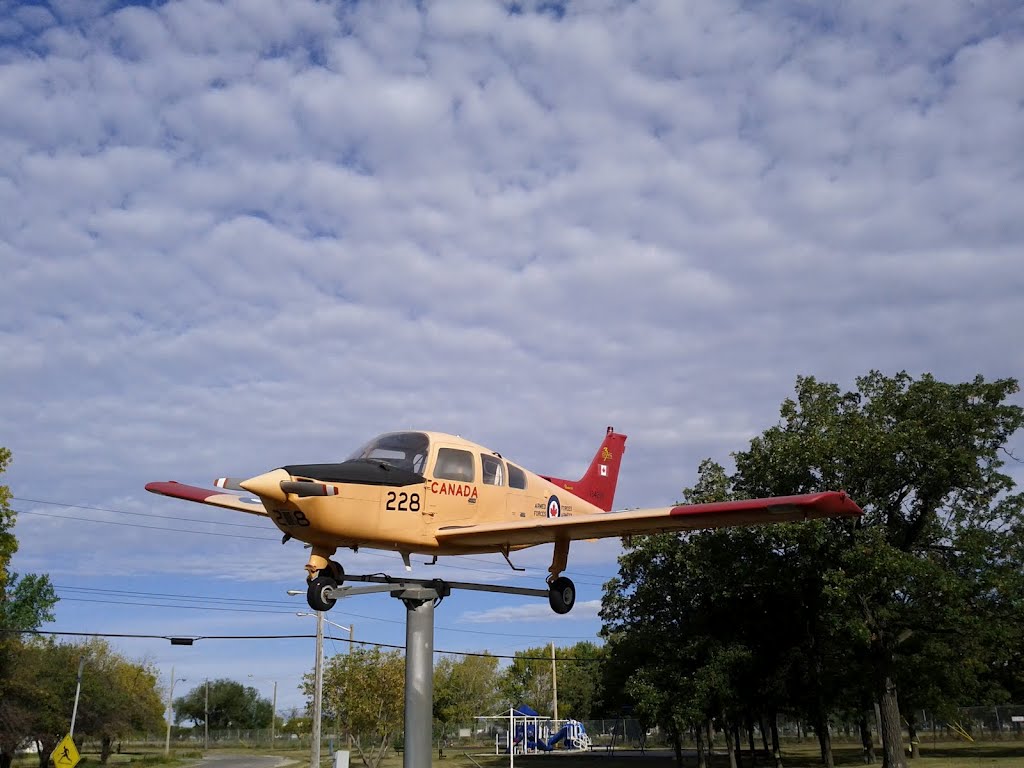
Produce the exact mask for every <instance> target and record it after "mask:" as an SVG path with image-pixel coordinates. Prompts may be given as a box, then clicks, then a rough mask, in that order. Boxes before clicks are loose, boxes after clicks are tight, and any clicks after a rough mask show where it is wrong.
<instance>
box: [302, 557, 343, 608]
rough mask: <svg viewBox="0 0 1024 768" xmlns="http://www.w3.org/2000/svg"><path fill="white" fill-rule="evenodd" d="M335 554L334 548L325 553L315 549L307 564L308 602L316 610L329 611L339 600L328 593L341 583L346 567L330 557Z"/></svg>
mask: <svg viewBox="0 0 1024 768" xmlns="http://www.w3.org/2000/svg"><path fill="white" fill-rule="evenodd" d="M333 554H334V552H333V550H332V551H331V552H328V553H326V554H325V553H324V552H322V551H320V552H318V551H317V550H316V549H314V550H313V554H312V555H310V556H309V562H308V563H307V564H306V573H307V574H308V575H307V576H306V585H307V586H306V602H307V603H309V607H310V608H312V609H313V610H314V611H329V610H331V608H333V607H334V604H335V603H336V602H338V601H337V600H336V599H335V598H333V597H328V594H329V593H330V591H331V590H333V589H335V588H337V586H338V585H339V584H340V583H341V581H342V579H343V578H344V576H345V569H344V568H342V567H341V563H339V562H338V561H336V560H330V559H329V557H330V555H333Z"/></svg>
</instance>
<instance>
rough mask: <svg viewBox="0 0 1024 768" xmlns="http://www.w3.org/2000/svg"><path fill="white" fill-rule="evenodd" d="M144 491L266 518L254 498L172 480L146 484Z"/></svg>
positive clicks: (259, 504)
mask: <svg viewBox="0 0 1024 768" xmlns="http://www.w3.org/2000/svg"><path fill="white" fill-rule="evenodd" d="M146 490H147V491H149V492H150V493H159V494H160V495H161V496H171V497H172V498H175V499H185V501H197V502H199V503H200V504H209V505H211V506H214V507H224V509H234V510H237V511H239V512H248V513H249V514H250V515H263V516H264V517H266V516H267V510H266V508H265V507H264V506H263V504H262V503H260V502H259V501H258V500H256V499H255V498H251V499H247V498H245V497H243V496H236V495H235V494H233V493H224V492H223V491H209V490H207V489H206V488H197V487H196V486H194V485H184V484H183V483H176V482H174V481H173V480H171V481H169V482H166V483H147V484H146Z"/></svg>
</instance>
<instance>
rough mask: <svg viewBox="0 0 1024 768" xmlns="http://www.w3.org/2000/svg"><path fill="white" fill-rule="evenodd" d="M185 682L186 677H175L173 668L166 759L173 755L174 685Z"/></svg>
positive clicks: (172, 668) (169, 697) (168, 694)
mask: <svg viewBox="0 0 1024 768" xmlns="http://www.w3.org/2000/svg"><path fill="white" fill-rule="evenodd" d="M184 682H185V678H184V677H175V676H174V667H171V689H170V690H169V691H168V692H167V740H166V741H165V742H164V757H167V756H168V755H170V754H171V721H172V720H174V684H175V683H184Z"/></svg>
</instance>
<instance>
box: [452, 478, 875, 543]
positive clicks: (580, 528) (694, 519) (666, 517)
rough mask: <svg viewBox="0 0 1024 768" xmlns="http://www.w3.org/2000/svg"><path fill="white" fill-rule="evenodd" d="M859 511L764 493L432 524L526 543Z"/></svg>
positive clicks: (828, 495)
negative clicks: (699, 501)
mask: <svg viewBox="0 0 1024 768" xmlns="http://www.w3.org/2000/svg"><path fill="white" fill-rule="evenodd" d="M861 514H863V511H862V510H861V508H860V507H858V506H857V505H856V504H855V503H854V502H853V500H852V499H850V497H849V496H847V495H846V494H845V493H841V492H837V491H826V492H824V493H810V494H804V495H802V496H777V497H774V498H769V499H746V500H743V501H724V502H718V503H714V504H683V505H679V506H675V507H660V508H656V509H635V510H628V511H624V512H605V513H602V514H595V515H579V516H574V517H555V518H534V519H532V520H531V519H527V520H509V521H508V522H501V523H483V524H481V525H468V526H447V527H442V528H440V529H438V531H437V534H436V535H437V540H438V542H439V543H442V544H450V545H456V546H458V545H465V546H467V547H474V546H495V547H502V546H513V547H515V546H531V545H534V544H546V543H550V542H553V541H558V540H570V541H572V540H578V539H600V538H607V537H611V536H634V535H642V534H645V533H665V532H670V531H689V530H694V529H697V528H725V527H729V526H736V525H757V524H760V523H785V522H792V521H798V520H811V519H817V518H824V517H842V516H846V517H857V516H859V515H861Z"/></svg>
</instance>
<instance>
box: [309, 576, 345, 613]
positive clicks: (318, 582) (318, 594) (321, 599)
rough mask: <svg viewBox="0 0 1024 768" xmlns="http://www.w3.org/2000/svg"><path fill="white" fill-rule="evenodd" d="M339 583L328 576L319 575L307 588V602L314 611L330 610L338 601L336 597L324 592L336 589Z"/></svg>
mask: <svg viewBox="0 0 1024 768" xmlns="http://www.w3.org/2000/svg"><path fill="white" fill-rule="evenodd" d="M337 586H338V583H337V582H336V581H335V580H334V579H331V578H328V577H327V576H317V577H316V578H315V579H313V580H312V581H311V582H309V587H308V588H307V589H306V602H307V603H309V607H310V608H312V609H313V610H314V611H329V610H331V608H333V607H334V604H335V603H336V602H338V601H337V600H335V599H334V598H330V597H327V596H326V595H324V592H325V591H326V590H327V589H334V588H335V587H337Z"/></svg>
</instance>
